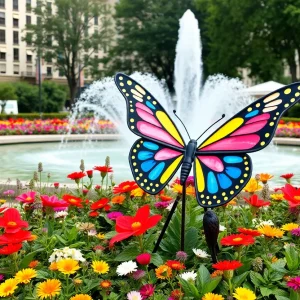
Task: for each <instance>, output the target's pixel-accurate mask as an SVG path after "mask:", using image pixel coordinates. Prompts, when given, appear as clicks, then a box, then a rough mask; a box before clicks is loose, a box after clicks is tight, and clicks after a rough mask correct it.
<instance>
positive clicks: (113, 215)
mask: <svg viewBox="0 0 300 300" xmlns="http://www.w3.org/2000/svg"><path fill="white" fill-rule="evenodd" d="M106 216H107V217H108V218H109V219H110V220H113V221H115V220H116V219H117V218H118V217H120V216H123V214H122V213H121V212H119V211H112V212H110V213H108V214H107V215H106Z"/></svg>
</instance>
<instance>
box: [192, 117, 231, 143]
mask: <svg viewBox="0 0 300 300" xmlns="http://www.w3.org/2000/svg"><path fill="white" fill-rule="evenodd" d="M224 118H225V114H223V115H222V118H220V119H219V120H218V121H216V122H215V123H214V124H212V125H210V126H209V127H208V128H207V129H206V130H205V131H204V132H203V133H202V134H201V135H200V136H199V137H198V138H197V140H196V141H198V140H199V139H200V138H201V136H202V135H203V134H204V133H205V132H207V130H209V129H210V128H212V127H213V126H214V125H215V124H217V123H218V122H220V121H221V120H222V119H224Z"/></svg>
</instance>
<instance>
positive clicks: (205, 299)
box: [202, 293, 224, 300]
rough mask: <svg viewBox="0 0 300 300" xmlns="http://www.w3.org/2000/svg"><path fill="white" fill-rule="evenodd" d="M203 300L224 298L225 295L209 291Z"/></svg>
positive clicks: (221, 299) (220, 299)
mask: <svg viewBox="0 0 300 300" xmlns="http://www.w3.org/2000/svg"><path fill="white" fill-rule="evenodd" d="M202 300H224V297H223V296H221V295H218V294H213V293H207V294H205V295H204V296H203V297H202Z"/></svg>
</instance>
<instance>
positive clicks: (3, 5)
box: [0, 0, 5, 8]
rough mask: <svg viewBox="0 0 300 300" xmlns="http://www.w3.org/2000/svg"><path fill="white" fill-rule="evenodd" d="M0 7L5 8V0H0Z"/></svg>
mask: <svg viewBox="0 0 300 300" xmlns="http://www.w3.org/2000/svg"><path fill="white" fill-rule="evenodd" d="M0 8H5V0H0Z"/></svg>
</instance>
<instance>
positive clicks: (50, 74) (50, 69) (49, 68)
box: [47, 67, 52, 76]
mask: <svg viewBox="0 0 300 300" xmlns="http://www.w3.org/2000/svg"><path fill="white" fill-rule="evenodd" d="M47 76H52V68H51V67H47Z"/></svg>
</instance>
